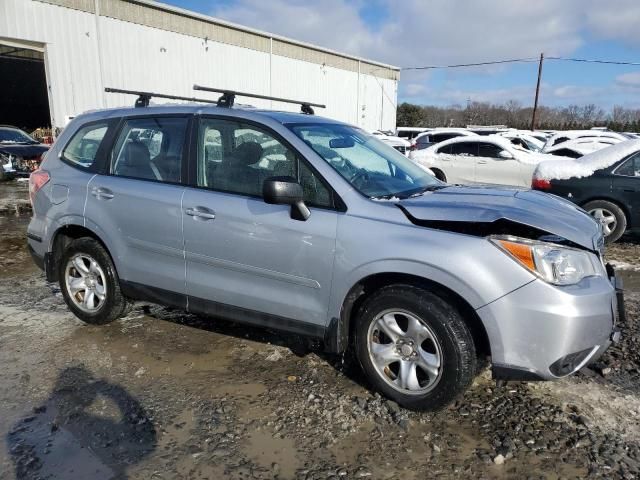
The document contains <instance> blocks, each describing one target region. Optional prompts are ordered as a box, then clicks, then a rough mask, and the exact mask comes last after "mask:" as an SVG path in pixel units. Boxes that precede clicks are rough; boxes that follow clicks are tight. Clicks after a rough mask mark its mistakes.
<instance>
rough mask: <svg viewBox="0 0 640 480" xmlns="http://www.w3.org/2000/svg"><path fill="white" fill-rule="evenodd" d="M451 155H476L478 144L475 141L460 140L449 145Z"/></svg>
mask: <svg viewBox="0 0 640 480" xmlns="http://www.w3.org/2000/svg"><path fill="white" fill-rule="evenodd" d="M446 153H450V154H451V155H462V156H465V157H475V156H477V155H478V144H477V143H476V142H460V143H454V144H453V145H449V151H448V152H446Z"/></svg>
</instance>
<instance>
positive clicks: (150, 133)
mask: <svg viewBox="0 0 640 480" xmlns="http://www.w3.org/2000/svg"><path fill="white" fill-rule="evenodd" d="M186 131H187V119H186V118H175V117H174V118H162V117H154V118H139V119H133V120H127V121H126V122H125V123H124V126H123V128H122V131H121V132H120V135H119V136H118V140H117V142H116V144H115V147H114V149H113V152H112V153H111V173H112V174H113V175H118V176H123V177H132V178H139V179H143V180H155V181H158V182H169V183H177V182H180V178H181V165H182V150H183V147H184V140H185V135H186Z"/></svg>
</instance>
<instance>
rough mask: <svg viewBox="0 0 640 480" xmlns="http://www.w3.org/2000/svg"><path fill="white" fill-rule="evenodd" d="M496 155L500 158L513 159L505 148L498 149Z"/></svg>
mask: <svg viewBox="0 0 640 480" xmlns="http://www.w3.org/2000/svg"><path fill="white" fill-rule="evenodd" d="M498 156H499V157H500V158H503V159H505V160H511V159H513V155H511V154H510V153H509V152H507V151H506V150H500V153H499V154H498Z"/></svg>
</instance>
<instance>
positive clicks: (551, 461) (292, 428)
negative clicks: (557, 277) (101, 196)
mask: <svg viewBox="0 0 640 480" xmlns="http://www.w3.org/2000/svg"><path fill="white" fill-rule="evenodd" d="M25 198H26V186H25V185H24V184H16V183H9V184H6V183H5V184H0V266H1V268H0V367H1V368H0V479H1V480H5V479H13V478H20V479H23V478H24V479H32V478H33V479H35V478H42V479H45V478H46V479H65V480H68V479H75V478H78V479H89V478H90V479H96V480H103V479H104V480H106V479H110V478H118V479H120V478H131V479H158V480H161V479H167V480H168V479H220V478H233V479H250V478H265V479H266V478H280V479H289V478H300V479H337V478H376V479H378V478H382V479H385V478H406V479H412V478H416V479H417V478H421V479H423V478H461V477H464V478H576V477H585V476H590V477H606V478H629V479H631V478H638V476H639V475H640V332H639V331H638V321H639V320H640V318H639V317H640V239H639V238H626V239H625V240H624V241H623V242H621V243H619V244H617V245H615V246H614V247H612V248H610V249H609V251H608V255H607V256H608V259H609V260H611V261H615V262H616V263H617V265H618V266H619V268H620V269H621V271H622V273H623V274H624V276H625V280H626V286H627V292H626V295H627V311H628V320H627V323H626V324H625V325H622V327H623V335H624V336H623V342H622V343H621V344H620V345H617V346H615V347H613V348H611V349H610V350H609V351H608V352H607V354H606V355H605V356H604V357H603V358H602V359H601V360H600V361H599V362H598V364H596V365H594V366H592V367H591V368H589V369H585V370H584V371H583V372H581V373H579V374H578V375H576V376H573V377H571V378H568V379H565V380H562V381H559V382H555V383H530V384H516V383H514V384H509V385H508V386H506V387H502V388H496V386H495V384H494V383H493V382H491V381H490V379H489V374H488V372H484V373H483V374H482V375H481V376H480V377H478V379H477V380H476V382H475V383H474V385H473V387H472V388H471V389H470V390H469V392H468V393H467V394H466V395H465V396H464V398H461V399H460V400H459V401H458V402H457V403H456V404H455V405H452V406H451V407H450V408H449V409H447V410H445V411H441V412H438V413H436V414H419V413H413V412H408V411H405V410H403V409H401V408H399V407H398V406H397V405H396V404H395V403H393V402H389V401H387V400H384V399H382V398H380V396H378V395H375V394H372V393H371V392H370V391H369V390H368V389H367V385H366V382H365V381H364V380H363V378H362V376H361V374H360V372H359V370H358V368H357V367H356V366H355V365H354V363H353V362H352V361H351V360H350V359H349V358H344V359H343V358H339V357H333V356H326V355H324V354H322V353H317V352H310V351H308V350H307V349H306V348H305V347H304V345H303V343H302V342H301V341H300V340H299V339H297V338H294V337H285V336H282V335H279V334H274V333H270V332H266V331H263V330H257V329H252V328H247V327H245V326H240V325H235V324H232V323H229V322H225V321H214V320H211V319H206V318H198V317H196V316H193V315H189V314H186V313H184V312H180V311H172V310H169V309H166V308H161V307H157V306H154V305H146V304H137V305H136V307H135V308H134V310H133V311H132V313H131V314H130V315H129V316H128V317H127V318H125V319H122V320H119V321H117V322H115V323H113V324H111V325H108V326H105V327H92V326H87V325H84V324H82V323H81V322H80V321H78V320H77V319H76V318H75V317H73V316H72V315H71V314H70V313H69V312H68V310H67V308H66V307H65V305H64V302H63V300H62V297H61V295H60V292H59V289H58V288H57V286H56V285H50V284H47V283H46V282H45V280H44V278H43V275H42V273H41V272H40V271H39V270H38V269H37V268H36V267H35V266H34V265H33V264H32V262H31V260H30V258H29V256H28V254H27V252H26V250H25V248H24V242H25V236H24V235H25V228H26V225H27V223H28V218H27V217H25V216H19V215H16V212H18V213H20V212H24V210H25V208H24V206H19V207H18V208H17V210H16V208H15V204H16V203H18V204H21V202H22V203H23V201H24V199H25Z"/></svg>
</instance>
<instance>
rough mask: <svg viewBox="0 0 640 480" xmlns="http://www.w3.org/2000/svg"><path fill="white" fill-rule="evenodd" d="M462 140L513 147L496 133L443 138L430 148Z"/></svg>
mask: <svg viewBox="0 0 640 480" xmlns="http://www.w3.org/2000/svg"><path fill="white" fill-rule="evenodd" d="M462 142H483V143H487V142H488V143H493V144H495V145H498V146H499V147H502V148H505V149H506V148H511V147H513V144H512V143H511V142H510V141H509V140H508V139H507V138H505V137H499V136H497V135H468V136H461V137H455V138H450V139H449V140H445V141H444V142H440V143H436V144H435V145H433V146H432V147H430V148H433V149H434V150H435V149H437V148H440V147H445V146H447V145H453V144H455V143H462Z"/></svg>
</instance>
